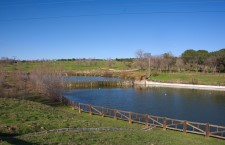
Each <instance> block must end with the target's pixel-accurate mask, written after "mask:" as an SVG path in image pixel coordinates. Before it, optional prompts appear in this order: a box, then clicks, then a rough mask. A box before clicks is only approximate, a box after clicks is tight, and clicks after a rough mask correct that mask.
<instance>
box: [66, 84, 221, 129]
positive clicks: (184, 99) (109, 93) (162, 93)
mask: <svg viewBox="0 0 225 145" xmlns="http://www.w3.org/2000/svg"><path fill="white" fill-rule="evenodd" d="M65 96H66V97H67V98H69V99H71V100H74V101H78V102H82V103H86V104H93V105H98V106H104V107H109V108H116V109H121V110H127V111H132V112H139V113H143V114H152V115H157V116H166V117H169V118H175V119H182V120H189V121H197V122H203V123H207V122H209V123H212V124H217V125H223V126H225V92H222V91H206V90H194V89H193V90H192V89H173V88H160V87H152V88H145V87H135V88H105V89H104V88H101V89H100V88H99V89H78V90H68V91H65Z"/></svg>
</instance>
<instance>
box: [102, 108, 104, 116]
mask: <svg viewBox="0 0 225 145" xmlns="http://www.w3.org/2000/svg"><path fill="white" fill-rule="evenodd" d="M102 117H104V107H102Z"/></svg>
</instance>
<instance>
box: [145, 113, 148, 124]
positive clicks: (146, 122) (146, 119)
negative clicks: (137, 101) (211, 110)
mask: <svg viewBox="0 0 225 145" xmlns="http://www.w3.org/2000/svg"><path fill="white" fill-rule="evenodd" d="M145 125H146V126H148V114H146V115H145Z"/></svg>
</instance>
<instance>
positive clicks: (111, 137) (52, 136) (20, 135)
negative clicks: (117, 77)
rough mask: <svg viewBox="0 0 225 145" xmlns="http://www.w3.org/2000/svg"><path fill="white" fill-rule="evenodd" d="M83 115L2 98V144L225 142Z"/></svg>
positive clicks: (70, 110)
mask: <svg viewBox="0 0 225 145" xmlns="http://www.w3.org/2000/svg"><path fill="white" fill-rule="evenodd" d="M68 127H71V128H98V127H117V128H118V127H119V128H126V129H131V130H122V131H90V132H87V131H66V132H52V133H47V134H43V135H34V134H28V133H32V132H37V131H47V130H51V129H59V128H68ZM143 127H144V126H140V125H137V124H128V123H127V122H125V121H120V120H114V119H111V118H103V117H100V116H94V115H93V116H91V115H89V114H87V113H82V114H79V113H78V111H76V110H72V109H71V108H69V107H67V106H61V105H54V106H49V105H44V104H41V103H37V102H32V101H26V100H17V99H0V144H60V143H61V144H224V143H225V142H224V140H220V139H214V138H205V137H203V136H199V135H193V134H184V133H182V132H176V131H170V130H167V131H163V130H162V129H160V128H154V129H153V130H151V131H143V130H142V128H143Z"/></svg>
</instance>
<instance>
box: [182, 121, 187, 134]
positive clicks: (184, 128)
mask: <svg viewBox="0 0 225 145" xmlns="http://www.w3.org/2000/svg"><path fill="white" fill-rule="evenodd" d="M183 132H184V133H187V121H184V122H183Z"/></svg>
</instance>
